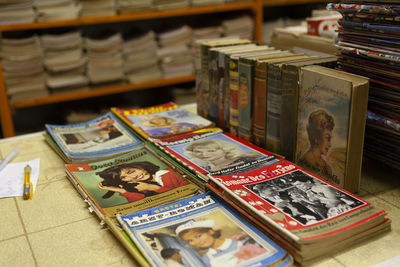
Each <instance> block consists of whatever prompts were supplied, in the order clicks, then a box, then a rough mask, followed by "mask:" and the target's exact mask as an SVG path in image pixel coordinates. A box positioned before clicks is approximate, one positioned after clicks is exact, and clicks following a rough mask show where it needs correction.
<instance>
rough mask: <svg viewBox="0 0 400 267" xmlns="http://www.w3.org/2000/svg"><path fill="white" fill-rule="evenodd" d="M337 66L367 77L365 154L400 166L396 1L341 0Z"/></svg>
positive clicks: (332, 5)
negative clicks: (368, 88)
mask: <svg viewBox="0 0 400 267" xmlns="http://www.w3.org/2000/svg"><path fill="white" fill-rule="evenodd" d="M328 9H330V10H335V11H338V12H340V13H341V14H342V16H343V19H341V20H339V24H340V25H341V29H340V30H339V35H338V43H337V47H338V49H339V51H340V54H339V56H338V62H339V67H340V69H342V70H344V71H347V72H351V73H356V74H359V75H363V76H366V77H369V78H370V83H371V84H370V93H369V99H368V117H367V127H366V136H365V137H366V138H365V155H366V156H368V157H371V158H373V159H375V160H378V161H380V162H382V163H384V164H386V165H388V166H390V167H392V168H396V169H400V157H399V153H398V152H399V148H400V144H399V137H400V94H399V90H400V78H399V77H400V49H399V42H400V38H399V33H400V23H399V10H400V2H399V1H396V0H387V1H373V0H370V1H362V2H361V1H351V0H345V1H339V2H337V3H329V4H328Z"/></svg>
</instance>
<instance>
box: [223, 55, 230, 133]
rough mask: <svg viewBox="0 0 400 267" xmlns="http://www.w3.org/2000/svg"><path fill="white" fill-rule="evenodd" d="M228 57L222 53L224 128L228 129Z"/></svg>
mask: <svg viewBox="0 0 400 267" xmlns="http://www.w3.org/2000/svg"><path fill="white" fill-rule="evenodd" d="M229 63H230V57H229V55H224V95H225V100H224V121H225V125H224V127H223V129H224V130H226V131H230V128H231V123H230V114H231V90H230V77H229V75H230V67H229V66H230V65H229Z"/></svg>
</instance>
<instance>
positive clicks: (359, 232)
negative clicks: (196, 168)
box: [208, 160, 390, 262]
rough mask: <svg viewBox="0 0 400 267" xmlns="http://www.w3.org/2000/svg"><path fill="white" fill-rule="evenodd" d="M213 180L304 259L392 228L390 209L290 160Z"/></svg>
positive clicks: (225, 195) (220, 191)
mask: <svg viewBox="0 0 400 267" xmlns="http://www.w3.org/2000/svg"><path fill="white" fill-rule="evenodd" d="M208 186H209V187H210V188H211V189H212V190H213V191H214V192H216V193H218V195H220V196H221V197H223V198H224V199H226V200H227V201H228V202H230V203H232V204H233V206H235V207H237V208H238V210H239V211H240V212H242V214H243V216H246V217H249V218H251V221H252V222H253V223H255V224H256V225H257V226H258V227H259V228H260V229H262V230H263V231H265V232H267V233H268V234H270V235H272V236H273V237H274V238H275V239H276V240H278V242H279V243H280V244H281V245H282V246H284V247H285V248H286V249H287V250H288V251H289V252H291V253H293V255H294V256H295V259H296V260H297V261H299V262H302V261H307V260H311V259H313V258H315V257H318V256H320V255H322V254H324V253H328V252H332V251H333V250H334V249H335V248H336V249H337V248H338V247H337V246H336V243H340V245H341V247H340V248H343V247H344V246H345V245H348V244H350V243H352V242H353V239H354V240H356V239H360V238H363V237H364V238H365V237H368V236H371V235H373V234H374V233H378V232H382V231H384V230H388V229H389V228H390V220H388V219H387V218H386V211H384V210H381V209H379V208H376V207H374V206H372V205H371V204H370V203H369V202H367V201H365V200H363V199H361V198H359V197H357V196H355V195H352V194H351V193H349V192H347V191H345V190H343V189H341V188H339V187H336V186H334V185H332V184H329V183H328V182H326V181H324V180H323V179H321V178H319V177H318V176H316V175H313V174H312V173H310V172H308V171H306V170H304V169H302V168H300V167H298V166H297V165H295V164H294V163H291V162H289V161H286V160H283V161H280V162H278V163H275V164H272V165H269V166H265V167H262V168H258V169H255V170H252V171H249V172H243V173H240V174H238V175H221V176H213V177H210V183H209V185H208ZM253 218H254V220H253Z"/></svg>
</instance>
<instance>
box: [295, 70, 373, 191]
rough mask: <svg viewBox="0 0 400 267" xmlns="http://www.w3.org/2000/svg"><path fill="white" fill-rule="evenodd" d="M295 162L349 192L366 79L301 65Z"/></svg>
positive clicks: (354, 185)
mask: <svg viewBox="0 0 400 267" xmlns="http://www.w3.org/2000/svg"><path fill="white" fill-rule="evenodd" d="M299 83H300V92H299V109H298V121H297V147H296V156H295V162H296V163H297V164H299V165H300V166H302V167H304V168H306V169H308V170H310V171H312V172H314V173H316V174H317V175H320V176H321V177H323V178H325V179H326V180H327V181H329V182H331V183H333V184H335V185H337V186H340V187H342V188H344V189H346V190H348V191H350V192H357V191H358V190H359V186H360V176H361V163H362V152H363V142H364V130H365V122H366V114H367V103H368V89H369V81H368V78H365V77H362V76H358V75H354V74H349V73H345V72H341V71H338V70H333V69H329V68H326V67H322V66H317V65H314V66H306V67H303V68H302V71H301V75H300V82H299Z"/></svg>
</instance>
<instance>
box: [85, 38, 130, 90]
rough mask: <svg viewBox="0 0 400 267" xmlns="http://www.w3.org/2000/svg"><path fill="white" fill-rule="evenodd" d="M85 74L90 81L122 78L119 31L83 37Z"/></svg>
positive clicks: (102, 81) (108, 80)
mask: <svg viewBox="0 0 400 267" xmlns="http://www.w3.org/2000/svg"><path fill="white" fill-rule="evenodd" d="M85 48H86V51H87V57H88V63H87V75H88V78H89V80H90V82H91V83H93V84H99V83H105V82H114V81H119V80H122V79H123V78H124V72H123V66H122V36H121V33H114V34H111V35H110V34H105V36H104V35H101V36H100V37H99V38H94V37H87V38H86V39H85Z"/></svg>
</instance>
